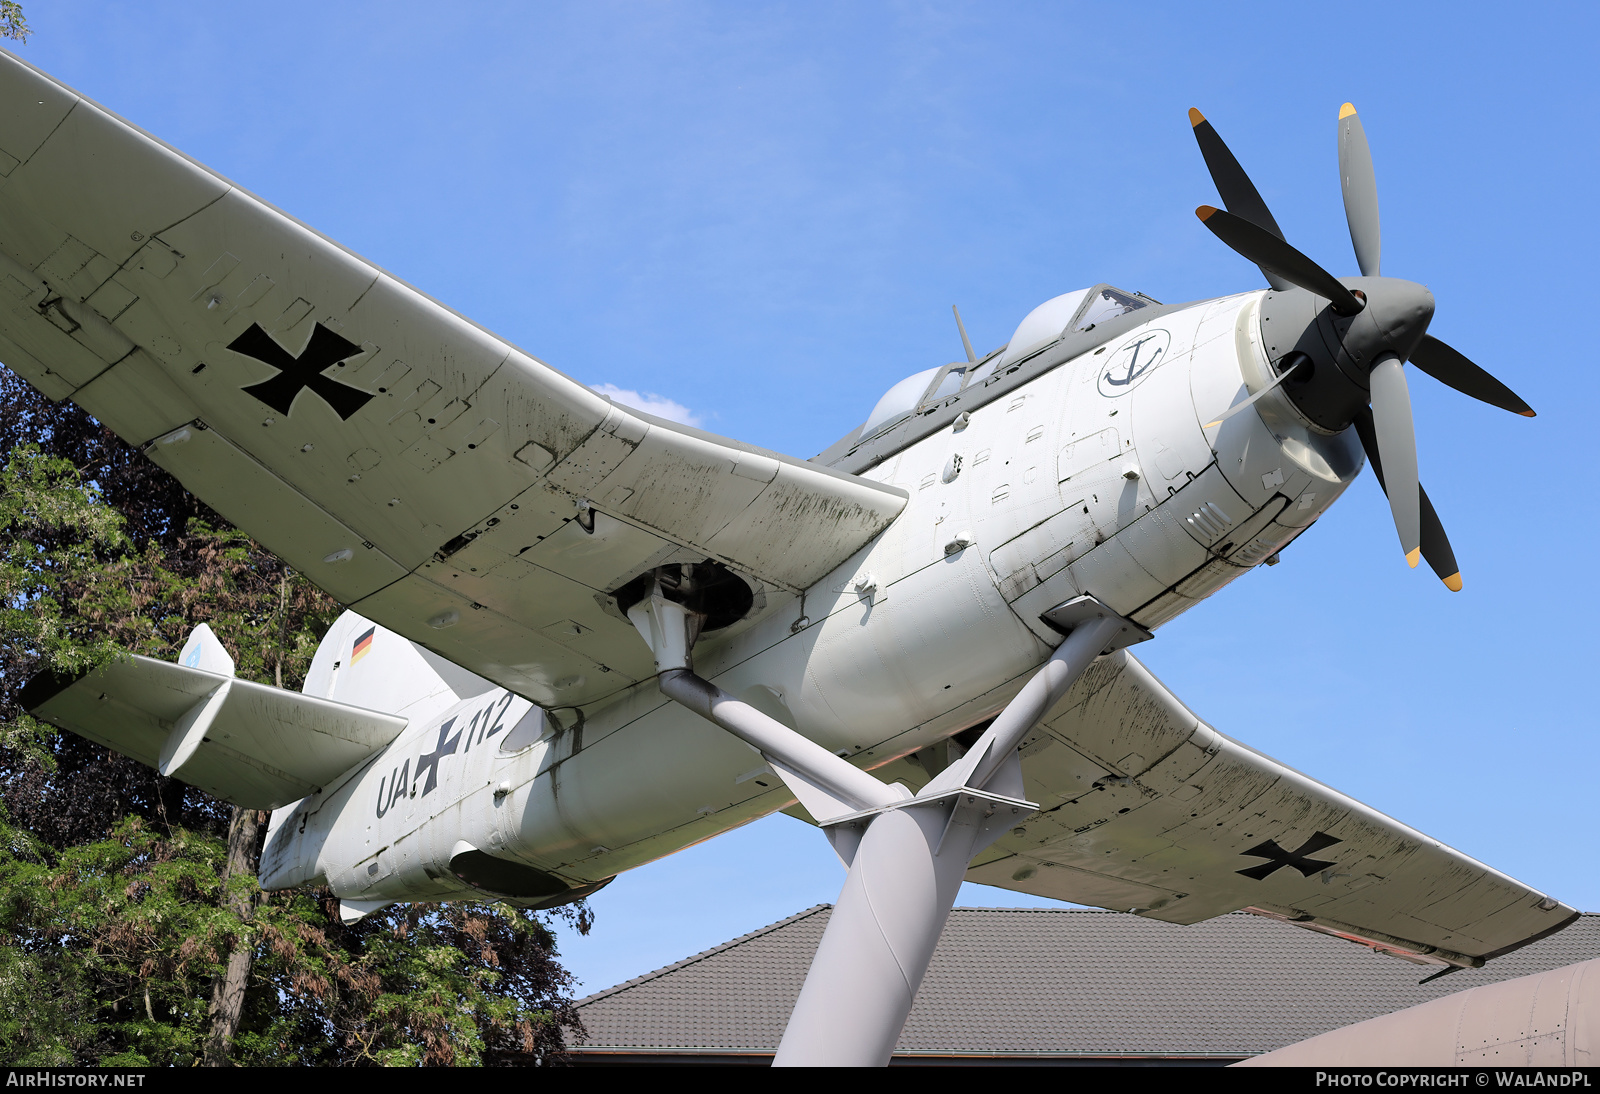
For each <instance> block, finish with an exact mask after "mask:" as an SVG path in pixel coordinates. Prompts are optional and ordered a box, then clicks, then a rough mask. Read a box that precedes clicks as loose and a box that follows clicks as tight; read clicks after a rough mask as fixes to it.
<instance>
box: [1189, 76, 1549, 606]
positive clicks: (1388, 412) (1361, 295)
mask: <svg viewBox="0 0 1600 1094" xmlns="http://www.w3.org/2000/svg"><path fill="white" fill-rule="evenodd" d="M1189 121H1190V124H1191V125H1193V127H1194V135H1195V140H1196V141H1197V142H1198V143H1199V145H1200V153H1201V155H1202V156H1204V157H1205V161H1206V168H1207V169H1208V170H1209V171H1210V172H1211V179H1212V181H1213V182H1215V183H1216V186H1217V192H1218V193H1219V194H1221V195H1222V202H1223V204H1224V205H1225V206H1226V207H1227V209H1226V211H1225V210H1223V209H1216V208H1213V207H1212V206H1210V205H1202V206H1200V207H1199V208H1198V209H1196V210H1195V213H1196V215H1197V216H1199V218H1200V220H1201V222H1202V223H1204V224H1205V226H1206V227H1207V228H1209V229H1211V231H1212V233H1213V234H1214V235H1215V236H1216V237H1217V238H1218V239H1220V240H1222V242H1224V243H1226V244H1227V245H1228V246H1229V247H1231V248H1233V249H1234V250H1235V251H1237V252H1238V253H1239V254H1241V255H1243V256H1244V257H1245V258H1247V259H1249V260H1250V261H1251V262H1254V263H1255V264H1256V265H1257V266H1259V267H1260V268H1261V272H1262V273H1263V274H1264V275H1265V276H1266V278H1267V282H1268V283H1269V284H1270V285H1271V286H1272V289H1273V291H1272V292H1271V293H1269V294H1268V297H1267V300H1266V302H1265V303H1264V304H1263V310H1262V315H1263V320H1264V321H1266V322H1271V324H1272V325H1271V335H1270V337H1269V339H1268V341H1269V343H1270V347H1269V348H1270V351H1271V357H1272V362H1273V368H1274V369H1275V370H1276V372H1277V374H1278V379H1277V380H1275V381H1274V382H1273V384H1272V385H1269V387H1278V386H1281V387H1282V388H1283V391H1284V393H1285V394H1286V395H1287V396H1288V398H1289V400H1290V401H1291V402H1292V403H1294V405H1295V407H1296V409H1298V410H1299V411H1300V412H1301V413H1302V414H1304V415H1305V416H1306V417H1307V418H1308V419H1310V420H1311V421H1313V422H1315V423H1317V424H1318V425H1319V426H1322V427H1323V428H1325V429H1333V430H1343V429H1348V428H1349V427H1350V426H1352V425H1354V426H1355V427H1356V432H1357V434H1358V436H1360V438H1361V445H1362V447H1363V448H1364V449H1365V450H1366V453H1367V459H1368V460H1369V461H1370V462H1371V464H1372V469H1373V471H1374V473H1375V474H1376V475H1377V478H1378V483H1379V485H1380V486H1382V487H1383V489H1384V492H1385V493H1386V494H1387V495H1388V497H1389V509H1390V512H1391V513H1392V514H1393V516H1394V524H1395V531H1396V532H1397V533H1398V534H1399V536H1400V548H1401V550H1402V551H1404V552H1405V556H1406V561H1407V563H1409V564H1410V565H1412V566H1415V565H1416V564H1417V560H1418V558H1419V557H1421V558H1426V559H1427V560H1428V565H1429V566H1431V567H1432V568H1433V571H1434V572H1435V573H1436V574H1438V575H1439V577H1440V579H1441V580H1442V581H1443V582H1444V583H1445V586H1446V587H1447V588H1449V589H1451V590H1452V591H1459V590H1460V588H1461V572H1460V569H1459V567H1457V565H1456V560H1455V554H1454V552H1452V551H1451V549H1450V540H1449V538H1448V537H1447V536H1446V535H1445V532H1444V526H1443V525H1442V524H1441V523H1440V522H1439V516H1438V514H1437V513H1436V512H1435V511H1434V508H1433V504H1432V503H1431V502H1430V501H1429V500H1428V495H1427V492H1426V491H1424V490H1423V489H1422V485H1421V483H1420V481H1419V480H1418V477H1417V443H1416V430H1415V427H1414V426H1413V424H1412V419H1411V393H1410V389H1409V388H1408V387H1407V383H1406V374H1405V368H1404V366H1405V364H1406V363H1407V362H1410V363H1412V364H1415V365H1416V366H1417V367H1418V368H1419V369H1421V370H1422V371H1423V372H1425V373H1427V374H1428V375H1429V376H1432V377H1433V378H1434V379H1435V380H1438V381H1439V382H1441V383H1443V384H1446V385H1448V386H1450V387H1453V388H1455V389H1456V390H1457V391H1459V392H1461V393H1462V394H1464V395H1470V396H1472V397H1473V398H1474V399H1478V400H1480V401H1482V402H1485V403H1488V404H1490V405H1491V406H1497V407H1500V408H1501V409H1504V410H1509V411H1511V412H1512V413H1514V414H1522V415H1525V416H1527V417H1530V418H1531V417H1533V410H1532V409H1530V408H1529V406H1528V404H1527V403H1525V402H1524V401H1523V400H1522V399H1521V398H1520V397H1519V396H1518V395H1517V394H1516V393H1515V392H1513V391H1512V390H1511V389H1510V388H1508V387H1506V386H1505V385H1504V384H1502V383H1501V382H1500V381H1499V380H1496V379H1495V378H1494V377H1493V376H1491V375H1489V373H1487V372H1485V371H1484V370H1483V369H1482V368H1479V367H1478V366H1477V365H1475V364H1473V363H1472V362H1471V361H1469V360H1468V359H1467V358H1466V357H1465V356H1463V355H1462V354H1460V353H1458V352H1457V351H1456V350H1454V349H1452V348H1451V347H1450V346H1448V345H1446V344H1445V343H1444V342H1441V341H1440V340H1439V339H1437V338H1434V337H1433V336H1432V335H1430V334H1428V333H1427V331H1428V324H1429V322H1430V321H1431V320H1432V319H1433V294H1432V293H1430V292H1429V291H1428V290H1427V289H1426V288H1424V287H1423V286H1421V285H1419V284H1417V283H1416V282H1413V281H1404V280H1401V279H1399V278H1393V277H1384V276H1382V275H1381V273H1380V272H1379V269H1380V255H1381V253H1382V238H1381V236H1380V233H1379V229H1378V188H1377V182H1376V177H1375V175H1374V174H1373V170H1372V153H1371V151H1370V149H1369V148H1368V147H1367V135H1366V131H1365V130H1364V129H1363V128H1362V126H1361V118H1360V116H1359V115H1358V114H1357V113H1356V108H1355V107H1354V106H1352V105H1351V104H1349V103H1345V104H1344V106H1342V107H1340V109H1339V181H1340V185H1341V188H1342V190H1343V193H1344V211H1345V221H1346V222H1347V223H1348V224H1349V227H1350V242H1351V245H1352V246H1353V247H1354V248H1355V252H1356V265H1357V266H1358V267H1359V268H1360V270H1361V274H1362V276H1360V277H1353V278H1336V277H1334V276H1333V275H1332V274H1330V273H1329V272H1328V271H1326V270H1324V269H1323V268H1322V267H1321V266H1319V265H1317V263H1315V262H1313V261H1312V260H1311V259H1310V258H1308V257H1306V256H1305V255H1304V254H1302V253H1301V252H1300V251H1298V250H1296V249H1295V248H1294V247H1293V246H1292V245H1291V244H1289V242H1288V241H1287V240H1285V239H1284V237H1283V231H1282V229H1280V228H1279V227H1278V223H1277V221H1276V220H1274V219H1273V217H1272V214H1271V212H1269V211H1268V209H1267V205H1266V202H1265V201H1263V200H1262V198H1261V194H1260V192H1259V191H1258V190H1257V189H1256V188H1255V184H1254V183H1252V182H1251V181H1250V177H1249V176H1248V175H1247V174H1245V171H1244V168H1242V167H1240V166H1239V161H1238V160H1237V159H1235V158H1234V155H1233V153H1232V152H1231V151H1229V150H1228V146H1227V145H1226V144H1224V143H1223V140H1222V138H1221V137H1219V136H1218V135H1217V131H1216V130H1215V129H1213V128H1212V126H1211V123H1210V122H1208V121H1206V119H1205V117H1204V115H1202V114H1201V113H1200V112H1199V111H1198V110H1190V111H1189ZM1285 381H1287V382H1285ZM1267 390H1268V389H1263V390H1262V391H1260V392H1257V393H1256V396H1254V397H1252V398H1251V399H1249V400H1246V402H1245V403H1241V404H1239V405H1238V406H1236V407H1234V408H1232V409H1231V410H1230V411H1229V414H1232V413H1233V412H1234V411H1236V410H1242V409H1243V408H1244V406H1246V405H1248V404H1249V403H1252V402H1254V401H1255V399H1256V398H1259V397H1260V396H1261V395H1265V394H1266V391H1267ZM1227 416H1228V415H1224V417H1227Z"/></svg>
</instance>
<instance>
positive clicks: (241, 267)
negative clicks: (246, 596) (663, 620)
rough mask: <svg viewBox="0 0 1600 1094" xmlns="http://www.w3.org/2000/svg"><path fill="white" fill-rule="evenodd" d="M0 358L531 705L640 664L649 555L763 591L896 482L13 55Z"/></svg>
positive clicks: (563, 700) (607, 689)
mask: <svg viewBox="0 0 1600 1094" xmlns="http://www.w3.org/2000/svg"><path fill="white" fill-rule="evenodd" d="M0 359H3V360H4V361H5V362H6V364H8V365H10V366H11V368H13V369H14V370H15V371H17V372H18V373H20V374H21V375H22V376H24V377H25V378H26V379H27V380H28V381H29V382H31V383H32V384H34V385H35V386H36V387H38V388H40V389H41V390H42V391H44V392H45V393H46V394H48V395H49V396H50V397H52V398H55V399H63V398H71V399H73V400H74V401H75V402H77V403H79V404H80V405H82V406H83V407H85V408H86V409H87V410H88V411H89V412H90V413H92V414H94V415H95V416H96V417H97V418H98V419H100V420H101V421H102V422H104V423H105V424H106V425H108V426H110V427H111V428H112V429H114V430H115V431H116V432H117V433H118V434H119V435H120V436H122V437H123V438H125V439H126V440H128V441H130V442H133V443H134V444H138V445H142V446H145V451H146V452H147V453H148V454H149V455H150V457H151V458H152V459H153V460H155V462H156V463H158V464H160V465H161V466H163V467H165V468H166V469H167V470H169V471H171V472H172V473H173V474H174V475H176V476H177V478H178V479H179V480H180V481H181V482H182V483H183V484H184V485H185V486H186V487H188V488H189V489H190V490H191V491H193V492H194V493H195V494H197V495H199V496H200V497H201V498H203V499H204V500H205V501H206V502H207V503H209V504H210V505H211V506H213V507H214V508H215V509H216V510H217V511H218V512H220V513H221V514H222V515H223V516H225V517H227V518H228V519H229V520H231V521H233V522H234V523H235V524H237V525H238V526H239V527H241V528H243V529H245V530H246V531H247V532H249V533H250V534H251V535H253V536H255V537H256V538H257V539H259V540H260V541H261V542H262V543H263V544H265V545H266V546H267V547H268V548H270V549H271V550H273V551H274V552H275V553H277V554H278V555H279V556H280V557H282V558H283V559H285V560H286V561H288V562H289V563H290V564H291V565H293V566H294V567H296V568H297V569H299V570H300V571H301V572H303V573H305V574H306V575H307V576H308V577H309V578H310V579H311V580H313V581H314V582H316V583H317V584H318V585H320V586H321V587H322V588H324V589H326V590H328V591H329V592H330V593H331V594H333V595H334V596H335V597H337V598H338V599H339V600H341V601H343V602H344V603H346V604H349V605H352V606H353V607H355V608H356V609H357V610H359V611H360V612H361V613H362V614H363V615H365V616H367V617H368V618H370V619H373V620H375V621H378V622H381V623H382V624H383V625H384V626H386V627H389V628H390V629H392V630H394V631H397V632H399V633H400V634H403V635H405V636H406V637H407V638H410V639H412V640H414V641H417V642H418V643H420V644H422V645H425V646H427V647H429V648H431V649H433V650H435V651H437V652H438V653H440V654H442V655H443V656H445V657H446V658H448V659H449V660H451V661H453V662H455V663H457V664H460V665H462V666H464V667H466V668H469V669H470V670H471V671H473V672H475V673H477V674H479V675H481V676H484V677H487V678H489V679H491V680H494V681H495V682H497V683H499V684H502V685H504V686H506V687H508V688H511V689H512V690H515V691H518V692H520V693H521V694H523V695H525V696H526V697H528V698H530V699H532V700H534V701H535V702H538V703H540V704H541V705H546V706H571V705H576V704H580V703H589V702H593V701H595V700H597V699H599V698H601V697H603V696H605V695H607V694H610V693H612V692H615V691H616V690H618V689H619V688H621V687H625V686H626V685H628V684H629V683H631V682H633V681H635V680H637V679H640V678H642V677H644V676H648V675H649V674H651V673H652V672H653V668H652V662H651V656H650V652H649V650H648V649H647V648H646V646H645V644H644V643H643V642H641V641H640V640H639V639H638V637H637V635H636V634H635V633H634V631H633V629H632V627H631V626H630V625H629V624H628V622H627V620H626V619H625V618H624V617H623V616H622V615H621V614H620V613H619V612H618V611H617V610H616V607H615V605H614V603H611V602H610V601H609V599H608V597H607V595H606V594H607V593H609V592H612V591H614V590H615V589H616V588H617V587H618V586H619V585H621V584H623V583H625V582H626V581H628V580H629V579H631V578H633V577H635V576H636V575H638V574H640V573H641V572H643V571H645V570H647V569H649V568H650V567H652V566H656V565H663V564H666V563H670V562H680V561H681V562H699V561H701V560H704V559H715V560H718V561H720V562H723V563H725V564H726V565H727V566H729V567H730V568H732V569H734V570H735V571H738V572H741V573H743V574H745V575H747V576H749V577H751V578H753V579H755V580H754V582H753V584H755V585H756V593H757V597H758V606H759V603H760V601H759V598H760V597H761V596H762V595H763V593H764V591H766V590H771V591H772V592H773V593H774V594H777V593H783V592H798V591H799V590H802V589H804V588H806V587H807V586H809V585H811V584H812V583H814V582H815V581H817V580H818V579H820V578H821V577H822V576H823V575H825V574H826V573H827V572H828V571H829V570H831V569H832V568H833V567H835V566H837V565H838V564H839V563H840V562H842V561H843V560H845V559H846V558H848V557H849V556H850V555H851V554H852V553H853V552H855V551H856V550H857V549H858V548H860V547H861V546H862V545H863V544H865V543H866V542H868V541H869V540H870V539H871V538H872V537H873V536H874V535H876V534H877V533H878V532H879V531H881V530H882V529H883V528H884V527H885V526H887V524H888V523H889V522H890V521H891V520H892V519H893V518H894V517H895V515H896V514H897V513H899V511H900V509H901V508H902V507H903V506H904V504H905V495H904V493H903V492H901V491H898V490H895V489H892V488H888V487H883V486H879V485H878V484H875V483H871V482H867V481H865V480H862V479H858V478H855V477H852V476H848V475H842V474H839V473H836V472H833V471H830V470H828V469H825V468H822V467H818V466H816V465H813V464H809V463H805V462H802V461H798V460H794V459H791V458H789V457H785V456H780V455H777V454H775V453H770V452H765V451H762V450H758V449H755V448H752V447H750V446H747V445H742V444H738V443H737V442H733V441H728V440H724V439H722V438H718V437H713V436H711V435H709V434H704V433H700V432H699V431H696V430H692V429H686V428H683V427H679V426H676V425H673V424H672V423H668V422H663V421H660V420H657V419H654V418H651V417H649V416H647V415H642V414H638V413H635V412H633V411H630V410H627V409H624V408H623V407H620V406H616V405H613V404H612V403H611V402H610V401H609V400H607V399H605V398H603V397H602V396H600V395H597V394H596V393H594V392H593V391H591V390H589V389H588V388H586V387H585V386H584V385H582V384H580V383H578V382H576V381H574V380H572V379H571V378H569V377H567V376H564V375H562V374H561V373H559V372H556V371H555V370H554V369H551V368H549V367H548V366H546V365H544V364H543V363H541V362H539V361H537V360H534V359H533V358H531V357H529V356H528V355H526V354H524V353H523V352H522V351H520V350H518V349H517V348H516V347H514V346H512V345H510V344H508V343H506V342H504V341H502V340H501V339H499V338H497V337H495V336H494V335H492V334H489V333H488V332H486V331H484V330H482V329H480V328H478V327H477V326H475V325H473V324H472V323H469V322H467V321H466V320H464V319H463V318H461V317H460V316H459V315H457V314H456V313H454V312H452V311H450V310H449V309H447V308H445V307H443V306H441V305H440V304H438V303H436V302H435V301H433V300H431V299H429V298H428V297H426V296H424V295H423V294H422V293H420V292H418V291H416V290H415V289H413V288H411V287H410V286H408V285H405V284H403V283H401V282H400V281H397V280H396V279H395V278H393V277H391V276H389V275H388V274H386V273H384V272H383V271H381V270H379V269H377V268H376V267H374V266H372V265H371V264H370V263H368V262H366V261H364V260H363V259H361V258H359V257H357V256H355V255H352V254H350V253H349V252H347V251H345V250H344V249H342V248H340V247H339V246H337V245H336V244H334V243H332V242H330V241H329V240H327V239H325V238H323V237H322V236H320V235H318V234H316V233H315V232H313V231H311V230H310V229H308V228H306V227H305V226H304V225H302V224H300V223H299V222H297V221H295V220H294V219H292V218H290V217H289V216H287V215H285V214H283V213H281V212H279V211H278V210H276V209H274V208H272V207H271V206H269V205H267V204H266V203H265V202H262V201H261V200H259V199H257V198H255V197H253V196H252V195H250V194H248V193H246V192H244V191H242V190H240V189H238V188H237V187H235V186H233V185H232V184H231V183H229V182H228V181H227V180H225V179H223V178H221V177H220V176H218V175H216V174H215V173H213V172H211V171H210V170H208V169H206V168H204V167H202V166H200V165H198V164H196V163H194V162H193V161H191V160H189V159H187V158H186V157H184V156H182V155H181V154H179V153H177V152H175V151H174V150H172V149H170V148H168V147H167V146H165V145H163V144H161V143H160V142H159V141H157V140H155V139H153V138H152V137H150V136H148V135H147V134H145V133H143V132H141V131H140V130H138V129H136V128H134V127H133V126H131V125H129V124H128V123H126V122H124V121H122V120H121V119H119V118H117V117H116V116H114V115H112V114H110V113H108V112H106V111H105V110H103V109H101V108H100V107H98V106H96V105H94V104H93V103H91V102H89V101H88V100H86V99H83V98H81V97H80V96H78V95H77V94H76V93H74V92H72V91H70V90H69V89H67V88H65V87H63V86H61V85H60V84H58V83H57V82H55V81H54V80H52V79H51V78H49V77H48V76H45V75H44V74H42V73H39V72H37V71H36V70H34V69H32V68H31V67H30V66H28V65H26V64H25V63H23V62H21V61H19V60H17V59H16V58H14V57H12V56H10V55H9V54H4V53H0ZM796 543H803V544H804V545H805V549H804V550H803V551H798V550H795V549H794V544H796Z"/></svg>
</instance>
